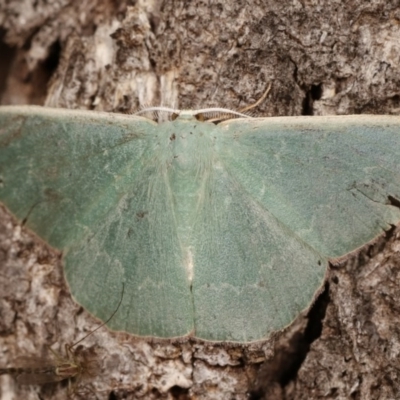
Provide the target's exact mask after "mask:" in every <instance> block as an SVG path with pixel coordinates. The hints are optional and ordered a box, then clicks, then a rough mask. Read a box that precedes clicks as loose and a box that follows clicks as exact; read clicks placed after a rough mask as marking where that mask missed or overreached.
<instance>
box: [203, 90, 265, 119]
mask: <svg viewBox="0 0 400 400" xmlns="http://www.w3.org/2000/svg"><path fill="white" fill-rule="evenodd" d="M271 88H272V83H271V82H270V84H269V85H268V87H267V89H266V91H265V92H264V93H263V95H262V96H261V97H260V98H259V99H258V100H257V101H256V102H255V103H253V104H249V105H248V106H246V107H243V108H241V109H240V110H239V112H235V111H231V110H224V111H222V112H224V114H222V115H219V116H218V117H215V118H210V119H208V120H207V122H218V121H222V120H224V119H227V118H229V114H234V115H239V116H243V117H246V118H249V117H251V116H249V115H247V114H243V113H245V112H246V111H249V110H251V109H252V108H255V107H257V106H258V105H260V104H261V103H262V102H263V101H264V100H265V98H266V97H267V96H268V93H269V92H270V90H271ZM217 110H218V109H216V108H215V109H213V111H217ZM201 111H206V110H201Z"/></svg>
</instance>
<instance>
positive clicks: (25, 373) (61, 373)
mask: <svg viewBox="0 0 400 400" xmlns="http://www.w3.org/2000/svg"><path fill="white" fill-rule="evenodd" d="M123 295H124V284H123V285H122V291H121V298H120V300H119V303H118V305H117V308H116V309H115V310H114V312H113V313H112V314H111V316H110V317H109V318H108V319H107V321H105V322H103V323H102V324H100V325H99V326H98V327H97V328H95V329H94V330H92V331H90V332H89V333H88V334H87V335H85V336H84V337H83V338H81V339H79V340H78V341H77V342H75V343H72V344H66V345H65V354H64V355H62V354H59V353H57V352H56V351H54V350H53V349H51V348H50V349H49V350H50V351H51V353H52V358H50V359H48V358H45V359H42V358H38V357H37V358H35V357H22V358H20V361H21V366H20V367H9V368H0V375H5V374H8V375H12V376H13V377H14V378H15V380H16V381H17V382H18V383H19V384H22V385H42V384H45V383H55V382H61V381H64V380H67V379H68V381H69V382H68V395H69V396H71V395H72V394H74V393H76V388H77V384H78V383H79V381H80V380H81V379H82V378H83V377H93V376H95V375H96V373H97V371H98V369H99V364H98V362H97V360H93V359H90V358H89V357H85V355H84V354H78V352H77V350H76V346H77V345H78V344H79V343H81V342H82V341H83V340H85V339H86V338H87V337H88V336H90V335H92V334H93V333H94V332H96V331H97V330H98V329H100V328H101V327H103V326H104V325H106V324H107V323H108V322H110V321H111V319H112V318H113V317H114V315H115V314H116V313H117V311H118V309H119V307H120V305H121V303H122V299H123Z"/></svg>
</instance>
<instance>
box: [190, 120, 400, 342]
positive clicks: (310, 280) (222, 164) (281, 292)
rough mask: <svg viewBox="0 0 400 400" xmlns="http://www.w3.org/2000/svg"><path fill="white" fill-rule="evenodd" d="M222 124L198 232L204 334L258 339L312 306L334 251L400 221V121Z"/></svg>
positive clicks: (199, 326)
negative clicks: (207, 199) (207, 197)
mask: <svg viewBox="0 0 400 400" xmlns="http://www.w3.org/2000/svg"><path fill="white" fill-rule="evenodd" d="M220 128H221V132H220V134H219V135H215V137H216V139H215V143H216V144H215V148H216V156H215V159H216V161H214V164H213V172H212V174H210V179H209V182H208V193H209V198H210V201H208V202H202V203H201V204H200V205H199V208H200V209H201V213H199V215H201V218H199V221H198V223H197V227H196V229H194V231H195V232H197V233H198V236H197V238H196V240H197V242H198V244H199V245H198V246H195V247H196V248H197V249H198V251H197V252H196V254H195V256H194V258H195V265H199V264H202V267H201V268H197V269H195V270H196V272H195V279H194V282H193V293H194V298H195V300H194V303H195V309H196V312H195V316H196V321H195V325H196V332H197V334H198V336H200V337H204V338H209V339H225V340H241V341H246V340H256V339H261V338H262V337H265V336H267V335H268V334H269V333H271V332H273V331H276V330H278V329H281V328H283V327H284V326H286V325H288V324H289V323H290V322H291V321H292V320H293V319H294V318H295V317H296V316H297V315H298V313H299V312H300V311H302V310H304V309H306V308H307V307H309V306H310V304H311V303H312V301H313V298H314V294H315V293H316V291H317V290H318V288H320V287H321V285H322V284H323V281H324V273H325V270H326V267H327V260H328V259H332V258H337V257H341V256H343V255H345V254H347V253H349V252H351V251H352V250H355V249H357V248H358V247H360V246H362V245H363V244H365V243H366V242H369V241H371V240H372V239H374V238H375V237H376V236H378V235H379V234H381V233H382V232H383V231H384V230H385V229H389V228H390V226H391V225H392V224H397V223H398V222H399V221H400V209H399V204H400V202H399V199H400V163H399V160H400V118H397V117H374V116H371V117H366V116H354V117H331V118H329V117H328V118H322V117H313V118H306V117H303V118H268V119H249V120H232V121H228V122H224V123H222V124H220ZM209 226H212V229H211V230H209V229H208V228H207V227H209Z"/></svg>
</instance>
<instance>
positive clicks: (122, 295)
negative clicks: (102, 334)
mask: <svg viewBox="0 0 400 400" xmlns="http://www.w3.org/2000/svg"><path fill="white" fill-rule="evenodd" d="M124 291H125V283H122V291H121V298H120V299H119V303H118V306H117V308H116V309H115V310H114V312H113V313H112V314H111V316H110V317H109V318H108V319H107V321H105V322H103V323H102V324H100V325H99V326H98V327H97V328H95V329H93V330H92V331H91V332H89V333H88V334H87V335H85V336H84V337H83V338H82V339H79V340H78V341H77V342H75V343H73V344H72V345H71V346H68V348H69V349H70V350H71V349H72V348H73V347H75V346H76V345H77V344H78V343H80V342H82V341H83V340H85V339H86V338H87V337H88V336H90V335H91V334H93V333H94V332H96V331H97V330H98V329H100V328H101V327H103V326H104V325H106V324H108V323H109V322H110V321H111V319H112V318H113V317H114V315H115V314H116V313H117V311H118V309H119V306H120V305H121V303H122V299H123V297H124Z"/></svg>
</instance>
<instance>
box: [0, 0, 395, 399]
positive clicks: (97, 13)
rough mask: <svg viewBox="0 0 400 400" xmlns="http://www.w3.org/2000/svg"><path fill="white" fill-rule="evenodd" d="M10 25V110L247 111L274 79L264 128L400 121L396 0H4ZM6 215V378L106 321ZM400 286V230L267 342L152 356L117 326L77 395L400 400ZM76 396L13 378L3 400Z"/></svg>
mask: <svg viewBox="0 0 400 400" xmlns="http://www.w3.org/2000/svg"><path fill="white" fill-rule="evenodd" d="M0 26H1V28H2V30H1V31H0V32H1V35H2V36H1V38H2V43H1V44H0V55H1V56H0V96H1V104H45V105H48V106H58V107H66V108H86V109H94V110H105V111H131V110H135V109H137V108H138V107H141V106H145V105H159V104H164V105H169V106H174V107H179V108H198V107H208V106H220V107H227V108H232V109H240V108H241V107H243V106H246V105H248V104H252V103H254V102H255V101H256V100H257V99H258V98H260V97H261V95H262V93H263V92H264V91H265V89H266V87H267V86H268V84H269V83H270V82H272V90H271V93H270V94H269V96H268V99H267V100H266V101H264V102H263V103H262V104H261V105H260V106H259V107H258V108H257V109H256V110H254V112H255V114H256V115H258V116H273V115H305V114H308V115H325V114H357V113H376V114H389V113H396V112H398V110H399V103H400V96H399V94H400V73H399V72H400V71H399V61H400V7H399V5H398V1H397V0H392V1H390V0H375V1H374V2H365V1H363V0H350V1H346V2H344V1H339V0H338V1H329V2H327V1H317V0H311V1H304V0H301V1H296V0H293V1H288V0H286V1H275V0H267V1H257V0H253V1H241V0H227V1H225V0H220V1H218V0H209V1H191V2H187V1H165V2H164V3H162V2H159V1H157V0H150V1H147V2H146V1H144V0H143V1H138V2H134V1H128V0H127V1H125V2H124V1H121V2H117V1H116V2H113V1H111V0H109V1H104V0H80V1H79V2H78V1H72V0H54V1H52V2H47V1H45V0H39V1H37V0H36V1H34V0H8V1H7V0H0ZM0 211H1V213H0V263H1V266H0V343H1V344H0V366H4V365H10V366H11V365H14V364H15V363H16V362H18V358H19V357H20V356H21V355H23V356H26V355H27V354H33V355H36V356H43V355H45V354H46V352H48V347H49V346H50V345H53V344H55V345H54V346H53V348H55V349H58V350H60V351H61V344H63V343H71V342H73V341H74V340H77V339H78V338H80V337H82V336H83V334H84V333H85V332H87V331H89V330H90V329H93V328H94V327H95V326H96V321H95V320H94V318H92V317H91V316H90V315H88V313H86V312H85V311H84V310H82V309H80V308H79V307H78V306H77V305H76V304H75V303H74V302H73V300H72V299H71V297H70V295H69V293H68V289H67V286H66V284H65V282H64V280H63V275H62V266H61V264H60V262H59V255H57V254H56V253H55V252H54V251H52V250H50V249H48V248H47V247H46V246H45V245H43V243H41V242H40V241H38V240H36V239H35V238H34V236H33V235H32V234H30V233H29V232H26V231H25V230H24V229H23V228H21V226H19V225H18V224H17V223H16V221H14V220H13V219H12V218H11V217H10V215H9V214H7V212H6V211H5V210H4V209H1V210H0ZM293 269H294V271H295V264H294V265H293ZM294 273H295V272H294ZM399 274H400V232H399V231H398V230H397V229H396V228H393V230H392V231H390V232H388V233H387V234H386V235H383V236H382V237H381V238H379V239H378V240H377V241H376V242H375V243H374V244H371V245H367V246H366V247H365V249H363V250H362V251H361V252H360V253H359V254H358V255H357V256H352V257H350V258H349V259H348V260H347V261H346V262H344V263H342V264H341V265H336V266H332V268H331V270H330V271H329V276H328V280H327V283H326V287H325V291H324V292H323V293H322V295H321V296H320V297H319V298H318V299H317V301H316V303H315V305H314V307H313V308H312V310H311V311H310V313H309V315H308V316H304V315H301V316H299V318H298V320H297V321H296V322H295V323H294V325H293V326H292V327H290V328H289V329H287V330H286V331H285V332H284V333H282V334H279V335H277V336H276V337H274V338H273V339H271V340H270V341H268V342H267V343H260V344H253V345H249V346H222V345H221V346H212V345H210V344H204V343H199V342H195V341H188V342H186V343H174V344H166V343H148V342H145V341H144V340H140V339H133V338H131V337H129V336H128V335H124V334H115V333H110V332H107V330H106V329H104V328H103V329H102V330H99V331H98V332H96V333H95V334H94V335H92V336H90V337H89V338H87V339H86V340H85V341H84V342H82V343H80V345H81V346H80V350H81V353H82V354H86V357H89V358H90V357H93V358H96V359H98V360H100V361H101V365H102V368H99V370H98V374H96V376H94V377H92V378H91V379H88V380H87V381H85V382H81V383H79V385H78V389H77V390H76V391H75V393H74V396H75V397H77V398H99V399H107V398H109V399H122V398H124V399H136V398H145V399H160V398H163V399H189V398H190V399H191V398H193V399H194V398H196V399H237V400H239V399H246V398H249V397H251V398H252V399H374V400H375V399H396V398H399V397H400V385H399V383H400V357H399V356H400V354H399V353H400V332H399V329H398V327H397V326H398V324H399V320H400V317H399V308H400V300H399V299H400V290H399V284H398V282H399V278H400V277H399ZM66 395H67V388H66V386H65V385H62V384H56V385H45V386H41V387H22V386H19V385H17V384H16V383H15V382H14V380H13V379H12V378H10V377H8V376H3V377H1V379H0V396H1V397H0V399H6V398H7V399H10V398H14V399H21V398H24V399H38V398H41V399H50V398H51V399H63V398H66ZM7 396H9V397H7ZM39 396H40V397H39Z"/></svg>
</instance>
